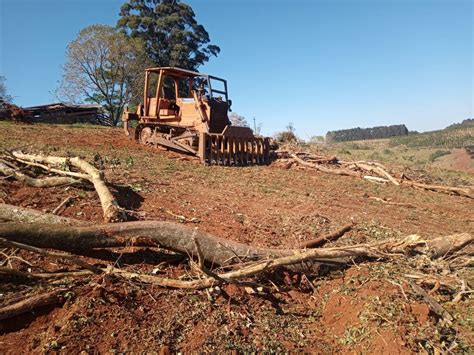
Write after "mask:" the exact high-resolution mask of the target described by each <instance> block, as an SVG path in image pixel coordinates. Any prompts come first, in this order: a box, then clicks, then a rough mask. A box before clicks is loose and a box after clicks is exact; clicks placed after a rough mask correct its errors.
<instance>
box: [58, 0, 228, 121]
mask: <svg viewBox="0 0 474 355" xmlns="http://www.w3.org/2000/svg"><path fill="white" fill-rule="evenodd" d="M219 52H220V48H219V47H218V46H216V45H214V44H211V43H210V38H209V34H208V33H207V31H206V30H205V28H204V27H203V26H202V25H200V24H199V23H198V22H197V21H196V18H195V14H194V11H193V9H192V8H191V6H189V5H187V4H185V3H182V2H180V1H179V0H128V1H127V2H125V3H124V4H123V5H122V7H121V9H120V17H119V20H118V22H117V25H116V27H111V26H105V25H91V26H88V27H86V28H84V29H82V30H81V31H80V32H79V34H78V36H77V38H76V39H75V40H73V41H72V42H71V43H69V45H68V47H67V53H66V63H65V65H64V67H63V76H62V79H61V81H60V83H59V86H58V89H57V90H56V96H57V97H58V99H60V100H62V101H67V102H73V103H82V102H89V103H96V104H100V105H102V107H103V109H104V113H105V114H106V116H107V117H108V121H109V122H110V123H111V124H113V125H116V124H117V123H118V122H119V120H120V116H121V114H122V111H123V109H124V107H125V106H126V105H131V106H136V105H138V104H139V103H140V101H141V98H142V93H143V84H144V83H143V80H144V79H143V78H144V69H145V68H147V67H158V66H178V67H181V68H185V69H190V70H197V69H198V67H199V66H200V65H202V64H204V63H205V62H207V61H208V60H209V59H210V58H211V57H212V56H217V55H218V54H219Z"/></svg>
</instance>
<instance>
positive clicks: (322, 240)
mask: <svg viewBox="0 0 474 355" xmlns="http://www.w3.org/2000/svg"><path fill="white" fill-rule="evenodd" d="M353 226H354V225H353V224H352V223H351V224H347V225H345V226H344V227H342V228H341V229H339V230H337V231H335V232H332V233H329V234H326V235H323V236H322V237H319V238H316V239H312V240H308V241H306V242H303V243H301V244H300V245H299V247H300V248H301V249H304V248H318V247H321V246H323V245H324V244H326V243H327V242H329V241H331V240H336V239H338V238H340V237H342V236H343V235H344V234H346V233H347V232H349V231H350V230H351V229H352V227H353Z"/></svg>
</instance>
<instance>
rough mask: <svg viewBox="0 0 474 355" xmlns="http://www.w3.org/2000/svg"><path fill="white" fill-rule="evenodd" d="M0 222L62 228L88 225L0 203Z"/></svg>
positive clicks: (75, 220) (71, 219)
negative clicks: (62, 226) (56, 225)
mask: <svg viewBox="0 0 474 355" xmlns="http://www.w3.org/2000/svg"><path fill="white" fill-rule="evenodd" d="M0 220H4V221H11V222H17V223H38V224H47V225H55V224H60V225H64V226H72V225H76V226H77V225H87V224H88V223H87V222H83V221H79V220H77V219H73V218H66V217H60V216H57V215H54V214H51V213H44V212H40V211H37V210H33V209H31V208H25V207H18V206H14V205H9V204H6V203H0Z"/></svg>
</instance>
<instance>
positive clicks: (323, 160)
mask: <svg viewBox="0 0 474 355" xmlns="http://www.w3.org/2000/svg"><path fill="white" fill-rule="evenodd" d="M276 156H277V158H279V161H280V164H283V166H284V167H285V168H286V169H289V168H290V167H291V166H292V165H294V164H297V165H299V166H301V167H303V168H305V169H313V170H317V171H321V172H324V173H328V174H335V175H345V176H353V177H357V178H363V179H365V180H367V181H370V182H375V183H383V184H393V185H396V186H403V187H412V188H419V189H424V190H429V191H435V192H443V193H448V194H454V195H458V196H464V197H468V198H473V199H474V188H473V187H470V186H469V187H465V186H464V187H454V186H443V185H432V184H425V183H422V182H418V181H414V180H413V179H410V178H408V177H407V176H406V175H405V174H401V175H400V177H399V178H396V177H395V176H394V174H393V173H390V172H389V171H388V169H387V168H386V167H385V166H384V165H382V164H380V163H377V162H370V161H343V160H339V159H338V158H337V157H323V156H318V155H314V154H311V153H308V152H293V151H288V150H281V151H277V152H276Z"/></svg>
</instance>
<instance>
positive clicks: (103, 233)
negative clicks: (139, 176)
mask: <svg viewBox="0 0 474 355" xmlns="http://www.w3.org/2000/svg"><path fill="white" fill-rule="evenodd" d="M2 159H3V160H2V163H3V167H4V170H3V171H4V172H3V173H2V174H6V176H7V177H8V178H12V179H16V180H19V181H21V182H23V183H26V184H28V183H29V182H28V181H29V179H27V178H22V177H21V174H23V175H25V174H26V171H28V169H27V167H31V166H34V167H36V168H39V169H41V170H42V171H43V172H44V173H47V174H55V175H61V176H55V178H59V177H66V178H68V179H74V183H76V180H77V181H78V182H81V183H83V182H88V183H92V184H93V186H94V187H95V189H96V191H97V193H98V195H99V197H100V200H101V204H102V207H103V210H104V219H105V220H106V222H111V221H114V222H116V221H118V220H120V219H121V209H120V207H119V206H118V205H117V203H116V201H115V199H114V198H113V195H112V194H111V193H110V191H109V190H108V188H107V185H106V182H105V180H104V176H103V174H102V173H101V172H100V171H98V170H97V169H96V168H94V167H93V166H92V165H90V164H89V163H87V162H86V161H84V160H82V159H80V158H78V157H75V158H63V157H51V156H42V155H31V154H23V153H20V152H11V153H9V154H5V155H4V156H3V158H2ZM289 159H293V160H294V161H295V162H296V163H298V164H301V165H303V166H306V167H311V168H312V167H316V168H315V169H317V170H320V171H323V172H329V173H335V174H339V175H349V176H361V177H362V176H363V175H364V174H368V173H370V174H372V175H370V176H372V177H373V178H378V179H383V180H384V181H385V180H386V181H387V182H390V181H392V180H393V181H392V183H394V184H395V182H397V183H399V184H401V185H403V182H401V181H400V180H397V179H395V178H394V177H393V176H392V175H391V174H389V173H388V172H387V171H386V169H385V168H384V167H383V166H381V165H380V164H376V163H369V162H351V163H344V162H341V161H339V160H337V158H330V159H326V160H324V159H323V158H321V157H314V156H309V155H307V154H290V155H289ZM323 164H326V165H323ZM328 166H331V167H328ZM0 167H1V166H0ZM374 175H377V176H374ZM28 176H29V175H28ZM29 178H32V179H38V180H42V181H44V179H46V178H54V177H37V176H35V177H33V176H29ZM0 221H4V222H2V223H0V247H3V248H7V249H5V250H4V251H6V250H10V251H11V253H10V255H8V254H6V253H4V252H2V253H3V255H4V256H5V257H6V259H5V260H4V261H2V262H1V265H0V274H8V275H10V276H12V277H16V278H19V279H27V280H28V282H48V280H51V279H53V280H57V279H63V278H83V277H85V276H91V275H96V274H99V275H102V276H103V275H105V274H108V275H113V276H114V277H116V278H118V279H119V280H120V279H126V280H138V281H140V282H142V283H146V284H154V285H159V286H162V287H168V288H184V289H204V288H209V287H214V286H216V285H220V284H223V283H232V284H236V285H242V286H248V285H251V286H254V285H256V282H257V280H258V278H259V277H260V278H261V277H263V276H264V275H265V274H266V273H271V272H273V273H276V272H279V271H280V270H282V269H285V268H289V269H291V270H293V271H297V272H300V271H305V272H308V271H309V272H314V271H316V272H317V270H318V266H320V265H321V264H330V265H333V264H337V265H350V264H353V263H354V262H360V261H378V262H390V261H397V260H405V259H407V258H410V257H413V256H423V257H424V258H425V259H427V260H438V259H446V258H450V262H451V267H453V268H454V267H455V265H456V264H455V262H456V261H457V260H461V259H460V258H461V257H465V256H466V254H465V253H464V250H465V249H466V248H467V247H468V246H469V245H470V244H472V242H473V240H474V237H473V236H472V235H471V234H469V233H460V234H455V235H450V236H446V237H441V238H435V239H431V240H425V239H423V238H422V237H420V236H418V235H409V236H406V237H404V238H399V239H389V240H384V241H378V242H374V243H367V244H356V245H349V246H342V247H330V248H322V247H321V246H323V245H324V244H325V243H327V242H329V241H333V240H336V239H338V238H340V237H341V236H343V235H344V234H345V233H347V232H348V231H350V230H351V229H352V228H353V225H352V224H350V225H346V226H344V227H342V228H341V229H339V230H337V231H334V232H333V233H330V234H328V235H326V236H322V237H320V238H317V239H313V240H310V241H308V242H306V243H305V244H302V245H300V246H299V247H298V248H296V249H288V248H286V249H285V248H283V247H282V248H260V247H256V246H252V245H248V244H244V243H239V242H236V241H232V240H228V239H224V238H220V237H218V236H214V235H211V234H209V233H206V232H203V231H201V230H198V229H197V228H190V227H187V226H185V225H182V224H176V223H170V222H163V221H137V222H117V223H106V224H102V225H92V224H89V223H86V222H81V221H77V220H74V219H70V218H64V217H60V216H57V215H55V214H47V213H42V212H39V211H35V210H31V209H26V208H20V207H16V206H11V205H6V204H0ZM130 246H134V247H148V248H150V247H154V248H160V249H161V250H162V252H163V253H164V252H165V251H166V253H169V252H174V253H177V254H179V255H182V256H183V258H184V259H186V258H188V260H189V263H190V270H191V272H190V273H189V274H187V275H183V276H182V277H180V278H172V277H162V276H157V275H155V274H153V273H136V272H131V271H128V270H125V269H122V268H120V267H118V266H117V265H116V264H108V265H106V266H105V267H104V261H103V260H98V262H97V263H90V262H89V261H87V262H86V261H85V260H84V259H83V258H82V256H83V255H91V254H93V253H94V252H97V251H104V250H107V249H112V250H113V251H116V250H117V249H118V250H119V251H120V250H123V248H128V247H130ZM18 250H25V251H27V252H30V253H34V254H39V255H41V256H42V257H46V258H54V259H55V260H56V262H58V263H65V264H67V263H72V264H73V265H75V266H76V267H78V268H79V269H78V270H77V269H76V270H73V271H63V270H61V271H58V272H47V273H32V272H26V271H22V270H18V269H15V268H14V267H12V264H11V263H10V259H12V258H15V256H14V253H15V252H16V251H18ZM58 250H59V251H61V252H58ZM468 257H470V255H468ZM17 259H18V260H21V261H22V262H24V263H28V264H29V262H28V261H26V260H24V259H22V258H19V257H17ZM463 262H464V261H463ZM468 262H472V259H468ZM6 264H8V266H9V267H7V266H5V265H6ZM457 265H465V264H462V263H458V264H457ZM257 276H258V277H257ZM411 276H414V277H418V276H417V275H411ZM407 277H408V276H407ZM421 280H422V281H424V282H426V280H429V279H427V278H426V277H421ZM414 285H415V286H413V289H414V290H415V292H418V293H419V294H420V295H421V296H422V297H424V298H425V299H426V300H427V302H428V303H430V305H431V307H432V308H433V309H434V311H435V312H438V313H439V314H441V315H442V317H445V318H446V319H449V317H448V316H446V315H445V314H444V313H443V308H442V307H441V306H439V304H437V303H435V302H436V301H433V300H432V299H430V298H429V297H430V296H429V295H427V294H426V292H425V293H424V291H423V290H420V289H418V288H417V285H416V284H414ZM463 287H464V288H463V289H462V290H461V292H464V293H466V292H470V291H471V289H470V288H469V287H470V286H469V285H468V286H466V285H464V286H463ZM66 292H68V289H65V288H59V289H55V290H53V291H48V292H45V293H42V294H39V295H34V296H32V297H23V298H20V299H17V300H14V301H12V302H9V303H8V304H3V305H2V307H0V320H1V319H6V318H9V317H12V316H15V315H18V314H22V313H24V312H28V311H30V310H32V309H34V308H35V307H40V306H44V305H50V304H54V303H60V302H62V301H63V300H64V297H65V294H66ZM464 293H459V295H460V296H459V297H462V295H463V294H464ZM440 307H441V308H440Z"/></svg>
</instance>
